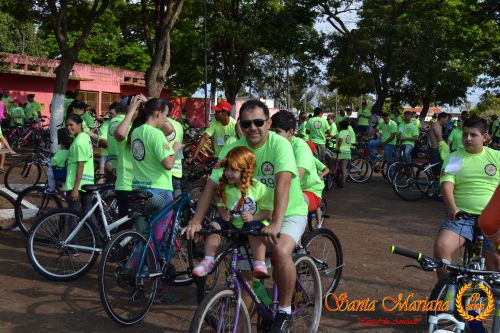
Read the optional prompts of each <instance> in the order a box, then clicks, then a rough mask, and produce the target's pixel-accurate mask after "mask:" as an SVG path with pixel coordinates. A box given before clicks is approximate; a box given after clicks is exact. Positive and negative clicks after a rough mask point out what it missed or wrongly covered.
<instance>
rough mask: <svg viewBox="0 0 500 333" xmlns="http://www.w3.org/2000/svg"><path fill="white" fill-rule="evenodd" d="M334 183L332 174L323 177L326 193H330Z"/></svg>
mask: <svg viewBox="0 0 500 333" xmlns="http://www.w3.org/2000/svg"><path fill="white" fill-rule="evenodd" d="M334 183H335V179H334V177H333V175H332V173H331V172H330V173H328V174H327V175H326V176H325V189H326V190H327V191H330V190H331V189H332V188H333V184H334Z"/></svg>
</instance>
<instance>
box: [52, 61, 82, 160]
mask: <svg viewBox="0 0 500 333" xmlns="http://www.w3.org/2000/svg"><path fill="white" fill-rule="evenodd" d="M75 62H76V56H75V54H74V53H73V52H69V54H68V53H66V54H65V53H63V54H62V58H61V62H60V63H59V66H57V68H56V71H55V72H56V81H55V83H54V91H53V95H52V101H51V103H50V142H51V144H50V151H51V152H52V153H56V152H57V151H58V150H59V142H58V141H57V130H58V129H60V128H62V127H64V125H62V127H61V124H63V122H64V119H63V115H64V110H63V109H64V94H65V92H66V87H67V85H68V81H69V74H70V73H71V70H72V69H73V65H74V64H75Z"/></svg>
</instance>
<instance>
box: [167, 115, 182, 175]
mask: <svg viewBox="0 0 500 333" xmlns="http://www.w3.org/2000/svg"><path fill="white" fill-rule="evenodd" d="M168 120H169V121H170V123H171V124H172V125H173V126H174V131H173V132H172V133H170V135H169V136H167V140H168V142H169V143H170V146H173V145H174V142H179V143H180V144H182V141H183V140H184V129H183V128H182V125H181V123H180V122H178V121H177V120H174V119H172V118H170V117H168ZM171 171H172V176H174V177H177V178H182V152H181V153H179V154H178V156H176V157H175V162H174V167H173V168H172V170H171Z"/></svg>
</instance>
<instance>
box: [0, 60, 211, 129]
mask: <svg viewBox="0 0 500 333" xmlns="http://www.w3.org/2000/svg"><path fill="white" fill-rule="evenodd" d="M58 65H59V61H58V60H51V59H44V58H38V57H30V56H24V55H18V54H9V53H2V54H0V89H8V90H9V91H10V97H12V98H17V99H19V100H20V101H21V102H25V101H26V96H27V95H28V94H35V100H36V101H37V102H39V103H40V104H41V106H42V113H43V114H44V115H46V116H50V102H51V100H52V91H53V87H54V82H55V77H56V75H55V74H54V69H55V68H56V67H57V66H58ZM67 90H71V91H74V92H75V93H76V96H77V98H78V99H80V100H83V101H84V102H85V103H87V104H89V105H90V107H91V108H93V109H95V111H96V114H97V115H98V116H101V115H102V114H104V113H105V112H106V110H107V109H108V106H109V105H110V104H111V103H113V102H115V101H119V100H120V98H121V97H122V96H126V95H131V94H138V93H142V94H144V95H146V87H145V81H144V73H142V72H137V71H131V70H123V69H115V68H108V67H102V66H94V65H86V64H80V63H76V64H75V65H74V67H73V71H72V72H71V75H70V78H69V82H68V86H67ZM170 93H171V90H170V89H163V91H162V93H161V96H160V97H161V98H165V99H168V98H169V97H170ZM172 102H173V104H174V105H175V108H174V115H177V117H178V116H180V111H181V110H182V109H186V111H187V117H188V119H189V120H190V123H191V125H192V126H195V127H205V111H204V102H203V99H193V98H177V99H173V100H172ZM209 105H210V104H209Z"/></svg>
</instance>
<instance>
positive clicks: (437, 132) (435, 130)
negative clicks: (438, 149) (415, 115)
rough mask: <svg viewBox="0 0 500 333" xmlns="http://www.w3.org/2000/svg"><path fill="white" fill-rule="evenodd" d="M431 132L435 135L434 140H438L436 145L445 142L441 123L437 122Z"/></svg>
mask: <svg viewBox="0 0 500 333" xmlns="http://www.w3.org/2000/svg"><path fill="white" fill-rule="evenodd" d="M431 131H432V134H433V135H434V138H435V139H436V144H437V143H439V142H440V141H442V140H443V131H442V129H441V125H439V123H437V122H435V123H433V124H432V126H431Z"/></svg>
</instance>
